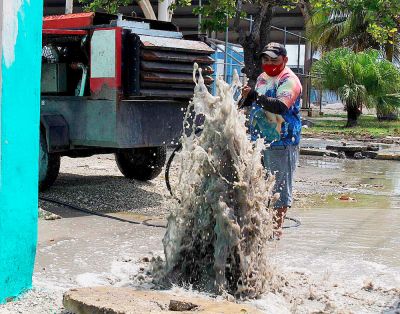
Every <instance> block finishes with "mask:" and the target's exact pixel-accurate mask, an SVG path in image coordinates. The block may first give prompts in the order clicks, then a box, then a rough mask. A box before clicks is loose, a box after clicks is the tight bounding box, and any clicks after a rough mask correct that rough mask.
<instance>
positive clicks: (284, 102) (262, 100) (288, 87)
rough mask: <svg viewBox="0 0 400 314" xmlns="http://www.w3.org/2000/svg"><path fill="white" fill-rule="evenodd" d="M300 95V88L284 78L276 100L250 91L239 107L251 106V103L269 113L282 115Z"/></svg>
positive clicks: (295, 82) (294, 81)
mask: <svg viewBox="0 0 400 314" xmlns="http://www.w3.org/2000/svg"><path fill="white" fill-rule="evenodd" d="M300 94H301V86H299V84H298V83H297V81H296V80H294V79H292V78H286V79H285V80H284V81H283V82H282V83H281V84H280V86H279V87H278V89H277V93H276V98H274V97H267V96H265V95H258V93H257V92H256V91H255V90H254V89H251V91H250V92H248V95H247V97H246V98H245V100H244V101H243V103H242V106H241V107H246V106H251V105H252V103H253V102H256V104H257V105H259V106H260V107H262V108H263V109H264V110H267V111H269V112H271V113H275V114H280V115H284V114H285V113H286V112H287V111H288V110H289V108H290V107H291V106H292V105H293V104H294V103H295V102H296V100H297V98H298V97H299V96H300Z"/></svg>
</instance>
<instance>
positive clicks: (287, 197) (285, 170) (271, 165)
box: [264, 145, 299, 208]
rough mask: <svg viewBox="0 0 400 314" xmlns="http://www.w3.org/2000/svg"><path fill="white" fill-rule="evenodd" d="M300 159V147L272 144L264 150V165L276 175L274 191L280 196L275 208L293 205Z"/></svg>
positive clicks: (269, 171)
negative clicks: (294, 187)
mask: <svg viewBox="0 0 400 314" xmlns="http://www.w3.org/2000/svg"><path fill="white" fill-rule="evenodd" d="M298 159H299V147H298V146H297V145H296V146H294V145H289V146H286V147H285V146H272V147H269V148H267V149H266V150H264V167H265V168H266V169H267V171H268V173H272V174H274V175H275V186H274V189H273V193H274V194H275V193H279V194H280V197H279V199H278V200H277V201H276V202H275V204H274V208H281V207H291V206H292V189H293V175H294V172H295V170H296V167H297V162H298Z"/></svg>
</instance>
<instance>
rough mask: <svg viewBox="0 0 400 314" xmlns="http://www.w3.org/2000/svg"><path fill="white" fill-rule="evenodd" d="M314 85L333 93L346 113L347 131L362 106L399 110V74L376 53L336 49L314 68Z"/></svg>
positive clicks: (352, 124) (355, 121)
mask: <svg viewBox="0 0 400 314" xmlns="http://www.w3.org/2000/svg"><path fill="white" fill-rule="evenodd" d="M312 72H313V74H314V75H315V77H317V78H316V79H315V80H314V84H316V85H317V86H318V87H320V88H322V89H329V90H332V91H335V92H336V93H337V94H338V95H339V97H340V98H341V100H342V101H343V103H344V104H345V109H346V110H347V125H346V126H347V127H352V126H355V125H357V119H358V117H359V115H360V114H361V112H362V108H363V106H367V107H370V108H371V107H375V108H377V109H380V108H385V109H388V110H393V109H394V108H399V107H400V72H399V70H398V69H397V68H396V67H395V66H394V65H393V63H391V62H389V61H387V60H384V59H382V58H380V57H379V52H378V51H377V50H372V49H371V50H366V51H364V52H360V53H355V52H353V51H351V50H350V49H348V48H338V49H334V50H332V51H330V52H328V53H326V54H325V55H324V56H323V57H322V59H321V60H319V61H317V62H316V63H315V64H314V65H313V69H312Z"/></svg>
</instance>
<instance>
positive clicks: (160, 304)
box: [63, 287, 262, 314]
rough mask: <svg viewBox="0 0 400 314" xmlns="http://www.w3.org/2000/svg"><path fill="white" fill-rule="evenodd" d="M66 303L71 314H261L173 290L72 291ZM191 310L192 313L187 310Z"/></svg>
mask: <svg viewBox="0 0 400 314" xmlns="http://www.w3.org/2000/svg"><path fill="white" fill-rule="evenodd" d="M63 303H64V307H65V308H66V309H67V310H68V311H70V312H72V313H75V314H104V313H107V314H137V313H142V314H146V313H176V312H177V311H178V312H180V313H202V314H217V313H220V314H235V313H237V314H245V313H252V314H253V313H254V314H258V313H262V312H260V311H259V310H257V309H256V308H255V307H253V306H250V305H247V304H237V303H233V302H228V301H220V300H218V301H217V300H215V299H211V298H200V297H193V296H190V297H186V296H182V295H174V294H173V293H172V292H171V291H168V292H163V291H140V290H134V289H132V288H116V287H90V288H81V289H71V290H69V291H67V292H66V293H65V294H64V299H63ZM189 305H190V306H189ZM189 308H192V310H186V309H189Z"/></svg>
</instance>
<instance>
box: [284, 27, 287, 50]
mask: <svg viewBox="0 0 400 314" xmlns="http://www.w3.org/2000/svg"><path fill="white" fill-rule="evenodd" d="M286 36H287V32H286V26H285V28H284V37H283V45H284V46H285V47H286V41H287V38H286Z"/></svg>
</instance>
